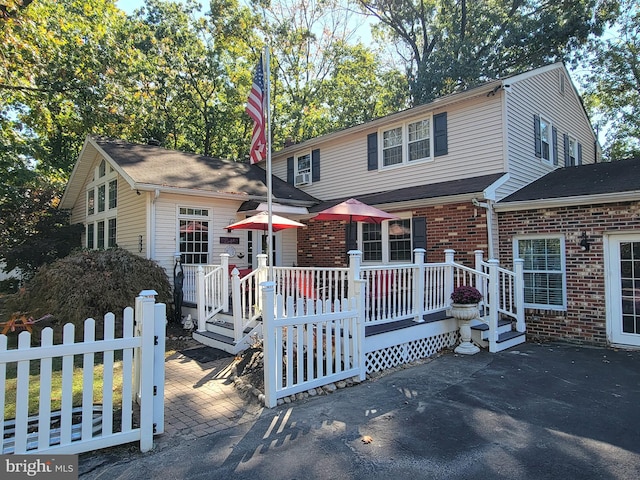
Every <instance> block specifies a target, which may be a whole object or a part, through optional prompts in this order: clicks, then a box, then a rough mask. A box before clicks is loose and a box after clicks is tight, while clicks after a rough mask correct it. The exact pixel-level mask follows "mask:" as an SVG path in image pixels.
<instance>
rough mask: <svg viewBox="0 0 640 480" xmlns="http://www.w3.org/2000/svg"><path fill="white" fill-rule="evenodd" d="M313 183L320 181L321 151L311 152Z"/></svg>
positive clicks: (317, 149)
mask: <svg viewBox="0 0 640 480" xmlns="http://www.w3.org/2000/svg"><path fill="white" fill-rule="evenodd" d="M311 181H313V182H319V181H320V149H319V148H316V149H315V150H313V151H312V152H311Z"/></svg>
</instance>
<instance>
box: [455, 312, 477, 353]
mask: <svg viewBox="0 0 640 480" xmlns="http://www.w3.org/2000/svg"><path fill="white" fill-rule="evenodd" d="M451 315H452V316H453V318H455V319H456V320H458V325H459V326H460V345H458V346H457V347H456V348H455V349H454V352H456V353H459V354H461V355H473V354H474V353H478V352H479V351H480V349H479V348H478V347H477V346H476V345H474V344H473V343H472V342H471V324H470V323H469V322H470V321H471V320H473V319H474V318H477V317H478V304H477V303H471V304H459V303H454V304H452V305H451Z"/></svg>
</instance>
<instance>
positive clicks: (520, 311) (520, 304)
mask: <svg viewBox="0 0 640 480" xmlns="http://www.w3.org/2000/svg"><path fill="white" fill-rule="evenodd" d="M513 269H514V271H515V276H516V279H515V282H514V283H515V285H514V289H515V297H516V298H515V301H516V330H517V331H518V332H521V333H522V332H526V331H527V326H526V324H525V320H524V273H523V272H524V260H523V259H522V258H515V259H514V260H513Z"/></svg>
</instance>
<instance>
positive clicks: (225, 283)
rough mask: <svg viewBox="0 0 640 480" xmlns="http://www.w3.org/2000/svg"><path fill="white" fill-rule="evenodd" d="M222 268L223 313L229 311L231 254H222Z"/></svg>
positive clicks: (221, 293) (221, 292)
mask: <svg viewBox="0 0 640 480" xmlns="http://www.w3.org/2000/svg"><path fill="white" fill-rule="evenodd" d="M220 266H221V267H222V275H221V280H220V283H221V285H220V295H222V298H221V300H222V311H223V312H228V311H229V254H228V253H221V254H220Z"/></svg>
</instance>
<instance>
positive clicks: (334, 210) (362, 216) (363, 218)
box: [313, 198, 400, 223]
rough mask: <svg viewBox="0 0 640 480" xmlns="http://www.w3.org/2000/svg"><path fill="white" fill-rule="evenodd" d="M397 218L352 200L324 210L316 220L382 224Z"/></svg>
mask: <svg viewBox="0 0 640 480" xmlns="http://www.w3.org/2000/svg"><path fill="white" fill-rule="evenodd" d="M397 218H400V217H397V216H395V215H392V214H390V213H387V212H384V211H382V210H380V209H378V208H376V207H372V206H370V205H367V204H366V203H362V202H360V201H358V200H356V199H355V198H350V199H349V200H345V201H344V202H342V203H339V204H337V205H335V206H333V207H331V208H327V209H326V210H322V211H321V212H319V213H318V215H316V216H315V217H313V219H314V220H347V221H349V222H350V223H351V222H365V223H382V222H383V221H385V220H395V219H397Z"/></svg>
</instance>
